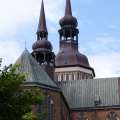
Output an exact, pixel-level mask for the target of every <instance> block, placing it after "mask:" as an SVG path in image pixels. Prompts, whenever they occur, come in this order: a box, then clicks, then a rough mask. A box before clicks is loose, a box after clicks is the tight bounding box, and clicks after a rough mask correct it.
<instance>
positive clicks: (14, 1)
mask: <svg viewBox="0 0 120 120" xmlns="http://www.w3.org/2000/svg"><path fill="white" fill-rule="evenodd" d="M0 3H1V4H0V58H1V57H2V58H3V64H4V65H8V64H10V63H13V62H14V61H15V60H16V59H17V57H18V56H19V55H20V53H21V51H22V50H23V47H21V46H23V45H22V44H21V43H20V41H19V42H18V41H17V40H18V38H17V37H18V36H17V35H18V34H19V33H20V32H21V31H19V29H20V27H21V26H24V25H26V24H27V23H36V22H38V18H39V15H40V7H41V0H0ZM44 3H45V12H46V18H47V23H51V24H52V25H53V24H57V22H58V21H57V20H58V19H59V17H60V16H62V14H63V13H62V10H63V9H62V6H63V3H64V0H59V1H57V0H44ZM51 24H50V25H51ZM52 25H51V26H50V27H51V31H54V29H53V26H52ZM28 32H29V30H28ZM20 39H23V40H24V37H23V38H22V37H21V38H20ZM21 42H22V41H21ZM6 47H7V48H6Z"/></svg>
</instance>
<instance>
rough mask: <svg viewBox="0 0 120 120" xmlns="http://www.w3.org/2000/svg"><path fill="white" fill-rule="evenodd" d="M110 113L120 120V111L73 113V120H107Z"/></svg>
mask: <svg viewBox="0 0 120 120" xmlns="http://www.w3.org/2000/svg"><path fill="white" fill-rule="evenodd" d="M110 112H114V113H115V114H116V115H117V117H118V118H119V119H120V109H119V110H118V109H116V110H115V109H109V110H96V111H89V112H79V111H78V112H75V111H73V112H72V113H71V118H72V120H80V118H83V120H106V118H107V115H108V114H109V113H110Z"/></svg>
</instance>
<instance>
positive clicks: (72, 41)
mask: <svg viewBox="0 0 120 120" xmlns="http://www.w3.org/2000/svg"><path fill="white" fill-rule="evenodd" d="M59 24H60V29H59V47H60V48H59V53H58V54H57V55H55V54H54V52H53V51H52V50H53V47H54V46H53V47H52V44H51V42H50V41H49V40H48V31H47V26H46V19H45V11H44V3H43V0H42V4H41V12H40V18H39V24H38V29H37V40H36V42H35V43H33V46H32V49H33V51H32V53H29V52H28V50H27V49H25V50H24V52H23V53H22V55H21V56H20V57H19V58H18V60H17V62H16V63H17V64H21V67H20V68H19V72H22V73H25V74H26V73H28V74H27V76H26V82H25V84H24V85H25V86H26V87H39V88H41V90H42V91H43V93H44V95H45V101H44V105H42V106H41V110H42V107H47V108H48V115H47V116H46V120H120V78H102V79H95V72H94V69H93V68H92V67H91V66H90V64H89V61H88V58H87V56H85V55H84V54H82V53H80V52H79V50H78V41H79V40H78V39H79V38H78V34H79V29H78V27H77V26H78V22H77V19H76V18H75V17H73V15H72V9H71V2H70V0H66V6H65V15H64V17H63V18H61V19H60V21H59ZM36 111H39V110H38V109H37V108H36Z"/></svg>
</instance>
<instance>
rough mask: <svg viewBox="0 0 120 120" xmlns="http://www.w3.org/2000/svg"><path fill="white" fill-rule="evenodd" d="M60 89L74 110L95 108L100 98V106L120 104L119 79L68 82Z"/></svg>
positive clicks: (63, 83)
mask: <svg viewBox="0 0 120 120" xmlns="http://www.w3.org/2000/svg"><path fill="white" fill-rule="evenodd" d="M60 87H61V90H62V91H63V94H64V96H65V98H66V100H67V102H68V104H69V106H70V108H72V109H76V108H88V107H89V108H91V107H95V100H96V99H98V97H100V101H101V103H100V104H99V106H113V105H114V106H115V105H119V104H120V101H119V87H118V78H106V79H91V80H76V81H67V82H62V83H60Z"/></svg>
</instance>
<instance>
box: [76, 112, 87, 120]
mask: <svg viewBox="0 0 120 120" xmlns="http://www.w3.org/2000/svg"><path fill="white" fill-rule="evenodd" d="M76 120H88V118H87V117H85V116H84V113H80V114H79V116H78V118H77V119H76Z"/></svg>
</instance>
